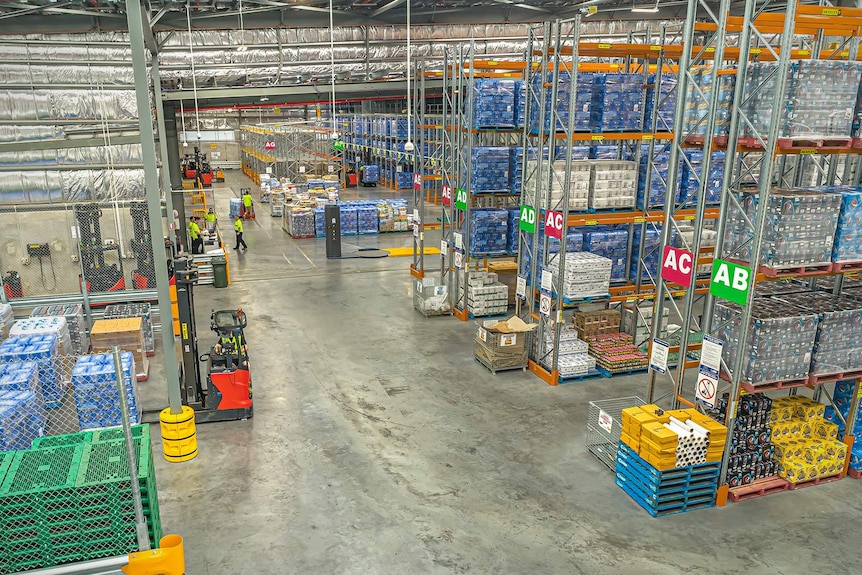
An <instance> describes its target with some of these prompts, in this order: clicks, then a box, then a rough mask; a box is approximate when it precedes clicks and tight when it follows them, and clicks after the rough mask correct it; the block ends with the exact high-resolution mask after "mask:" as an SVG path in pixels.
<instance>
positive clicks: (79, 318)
mask: <svg viewBox="0 0 862 575" xmlns="http://www.w3.org/2000/svg"><path fill="white" fill-rule="evenodd" d="M147 305H149V304H147ZM55 316H62V317H65V318H66V325H67V326H68V331H69V338H70V339H71V342H72V352H71V353H74V354H75V355H84V354H85V353H87V352H88V351H89V349H90V336H89V335H87V321H86V319H84V306H82V305H81V304H79V303H78V304H67V305H44V306H39V307H37V308H35V309H34V310H33V311H32V312H31V313H30V317H31V318H37V317H55Z"/></svg>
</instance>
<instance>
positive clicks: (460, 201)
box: [455, 188, 467, 212]
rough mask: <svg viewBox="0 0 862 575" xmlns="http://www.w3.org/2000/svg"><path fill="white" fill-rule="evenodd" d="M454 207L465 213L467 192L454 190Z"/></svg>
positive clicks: (458, 189) (459, 189)
mask: <svg viewBox="0 0 862 575" xmlns="http://www.w3.org/2000/svg"><path fill="white" fill-rule="evenodd" d="M455 207H456V208H458V209H459V210H461V211H462V212H464V211H467V190H464V189H461V188H455Z"/></svg>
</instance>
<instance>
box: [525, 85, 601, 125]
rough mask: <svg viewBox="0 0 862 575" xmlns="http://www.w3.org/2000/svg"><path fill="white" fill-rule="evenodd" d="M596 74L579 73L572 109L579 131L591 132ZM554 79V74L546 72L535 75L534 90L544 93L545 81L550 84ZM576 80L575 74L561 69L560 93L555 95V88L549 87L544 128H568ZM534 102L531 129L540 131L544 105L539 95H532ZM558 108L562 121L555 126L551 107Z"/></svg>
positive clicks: (558, 86) (531, 112) (559, 119)
mask: <svg viewBox="0 0 862 575" xmlns="http://www.w3.org/2000/svg"><path fill="white" fill-rule="evenodd" d="M595 76H596V75H595V74H593V73H591V72H579V73H578V76H577V82H576V84H577V85H576V86H575V88H574V89H575V92H576V93H575V105H574V108H573V110H572V112H573V113H574V114H575V117H574V119H573V124H574V129H575V131H582V132H587V131H589V130H590V120H591V109H592V101H593V84H594V82H595ZM552 81H553V78H552V75H551V74H546V75H545V76H544V77H543V76H542V75H541V74H536V75H534V76H533V79H532V82H533V86H532V92H533V93H535V94H537V95H538V94H540V93H541V89H542V84H543V83H545V84H546V85H548V86H550V84H551V83H552ZM571 90H572V82H571V75H570V74H569V73H568V72H560V74H559V79H558V82H557V93H556V94H553V93H552V89H551V88H547V91H546V97H545V102H544V108H545V125H544V127H543V128H544V131H555V132H560V131H564V130H566V129H568V123H569V107H570V100H571V97H572V93H571ZM531 98H533V100H534V101H532V102H531V105H530V131H531V132H538V131H539V113H540V104H539V102H538V101H536V98H535V97H533V96H531ZM552 109H556V111H557V114H558V121H557V122H556V125H555V126H554V127H551V110H552Z"/></svg>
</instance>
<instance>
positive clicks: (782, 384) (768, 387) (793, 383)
mask: <svg viewBox="0 0 862 575" xmlns="http://www.w3.org/2000/svg"><path fill="white" fill-rule="evenodd" d="M721 379H723V380H725V381H730V377H729V376H727V374H725V373H724V372H722V378H721ZM739 385H740V387H741V388H742V389H744V390H745V391H747V392H748V393H763V392H765V391H778V390H780V389H793V388H794V387H806V386H807V385H808V378H807V377H805V378H802V379H792V380H788V381H776V382H774V383H766V384H762V385H754V384H751V383H748V382H742V383H740V384H739Z"/></svg>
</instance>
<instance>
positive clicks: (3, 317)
mask: <svg viewBox="0 0 862 575" xmlns="http://www.w3.org/2000/svg"><path fill="white" fill-rule="evenodd" d="M14 323H15V313H14V312H13V311H12V306H11V305H9V304H8V303H0V341H3V340H4V339H6V338H7V337H9V330H10V329H12V325H13V324H14Z"/></svg>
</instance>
